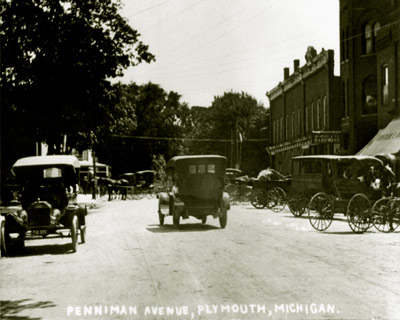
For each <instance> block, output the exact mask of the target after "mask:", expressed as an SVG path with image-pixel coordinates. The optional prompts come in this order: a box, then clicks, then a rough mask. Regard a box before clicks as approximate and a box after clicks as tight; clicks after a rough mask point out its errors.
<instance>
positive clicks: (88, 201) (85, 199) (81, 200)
mask: <svg viewBox="0 0 400 320" xmlns="http://www.w3.org/2000/svg"><path fill="white" fill-rule="evenodd" d="M107 197H108V196H107V195H104V196H101V197H100V196H96V199H92V195H91V194H78V204H85V205H86V206H87V207H88V209H92V208H95V207H96V205H97V204H99V203H100V202H103V201H106V200H107Z"/></svg>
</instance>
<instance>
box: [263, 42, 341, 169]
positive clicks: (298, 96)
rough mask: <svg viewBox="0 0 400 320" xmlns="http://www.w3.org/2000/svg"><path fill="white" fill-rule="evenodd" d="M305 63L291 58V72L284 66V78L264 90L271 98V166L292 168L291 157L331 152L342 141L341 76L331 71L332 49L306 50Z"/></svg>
mask: <svg viewBox="0 0 400 320" xmlns="http://www.w3.org/2000/svg"><path fill="white" fill-rule="evenodd" d="M306 61H307V63H306V64H305V65H304V66H302V67H300V66H299V60H294V65H293V73H292V74H290V73H289V68H285V69H284V80H283V82H280V83H279V84H278V85H277V86H276V87H275V88H273V89H272V90H270V91H269V92H267V93H266V94H267V96H268V98H269V101H270V119H271V120H270V128H271V131H270V132H271V137H270V146H269V147H268V148H267V152H268V153H269V155H270V157H271V163H272V166H273V167H274V168H275V169H277V170H279V171H280V172H282V173H284V174H289V173H290V172H291V161H290V160H291V158H292V157H294V156H298V155H306V154H334V153H337V152H338V151H339V148H340V145H341V139H342V138H341V132H340V129H341V128H340V123H341V119H342V117H343V115H344V109H343V104H342V102H343V99H342V94H341V92H342V91H341V90H342V89H341V81H340V78H339V77H337V76H335V75H334V52H333V50H327V51H325V50H324V49H322V51H321V52H320V53H319V54H317V52H316V51H315V49H314V48H313V47H309V48H308V50H307V53H306Z"/></svg>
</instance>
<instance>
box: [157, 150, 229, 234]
mask: <svg viewBox="0 0 400 320" xmlns="http://www.w3.org/2000/svg"><path fill="white" fill-rule="evenodd" d="M226 162H227V160H226V158H225V157H222V156H219V155H193V156H177V157H174V158H172V159H171V160H169V161H168V163H167V167H166V173H167V182H166V183H167V185H166V190H167V192H161V193H159V194H158V199H159V206H158V215H159V221H160V225H163V224H164V219H165V217H167V216H172V219H173V224H174V226H175V227H178V226H179V222H180V218H181V217H182V218H183V219H188V218H189V216H192V217H195V218H197V219H200V220H201V221H202V223H203V224H204V223H206V221H207V216H208V215H212V216H213V217H214V218H219V223H220V226H221V228H225V226H226V224H227V212H228V210H229V209H230V205H229V195H228V194H227V193H226V192H224V178H225V168H226Z"/></svg>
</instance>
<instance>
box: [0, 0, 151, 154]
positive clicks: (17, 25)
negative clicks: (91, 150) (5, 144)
mask: <svg viewBox="0 0 400 320" xmlns="http://www.w3.org/2000/svg"><path fill="white" fill-rule="evenodd" d="M120 8H121V3H120V1H114V0H86V1H80V0H18V1H16V0H13V1H2V2H1V12H2V22H1V26H0V35H1V37H2V48H1V50H2V70H1V85H2V107H3V108H2V113H3V114H2V119H3V120H2V121H3V123H2V130H3V133H4V130H8V132H10V131H13V130H15V128H16V127H19V126H21V125H22V126H23V130H24V132H25V134H28V135H30V136H31V137H34V138H35V140H36V141H45V142H47V143H48V144H49V145H50V147H52V146H53V145H56V146H59V144H60V142H61V141H62V136H63V134H66V133H68V134H69V136H71V137H73V136H78V135H79V134H81V133H85V134H86V136H88V135H89V133H90V132H91V131H96V130H97V128H98V126H99V125H100V126H101V125H105V124H106V123H107V121H108V120H109V117H108V115H109V113H108V111H109V109H110V104H112V103H113V102H114V101H113V99H112V98H113V97H112V96H111V95H110V90H111V88H110V83H109V79H110V78H113V77H116V76H120V75H122V74H123V70H124V69H125V68H127V67H128V66H131V65H136V64H139V63H141V62H144V61H145V62H151V61H152V60H154V56H153V55H152V54H151V53H150V52H149V51H148V47H147V46H146V45H145V44H143V43H142V42H141V41H140V40H139V37H140V35H139V33H138V31H136V30H134V29H132V28H131V27H130V26H129V24H128V23H127V21H126V20H125V19H124V18H123V17H121V16H120V14H119V13H118V10H119V9H120ZM21 117H22V118H23V119H24V120H25V121H23V122H22V123H18V122H17V120H18V119H20V118H21ZM5 118H7V121H4V119H5ZM28 119H29V121H27V120H28ZM10 120H11V122H10ZM111 120H113V119H111ZM114 120H115V119H114ZM114 124H115V123H114ZM107 125H108V123H107ZM111 125H112V124H111ZM6 132H7V131H6Z"/></svg>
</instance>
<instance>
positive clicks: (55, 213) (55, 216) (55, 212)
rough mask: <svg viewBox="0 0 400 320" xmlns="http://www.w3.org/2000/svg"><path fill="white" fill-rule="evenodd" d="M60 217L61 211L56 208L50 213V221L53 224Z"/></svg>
mask: <svg viewBox="0 0 400 320" xmlns="http://www.w3.org/2000/svg"><path fill="white" fill-rule="evenodd" d="M60 217H61V212H60V210H58V209H54V210H53V211H52V212H51V214H50V223H51V224H55V223H57V221H58V220H59V219H60Z"/></svg>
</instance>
